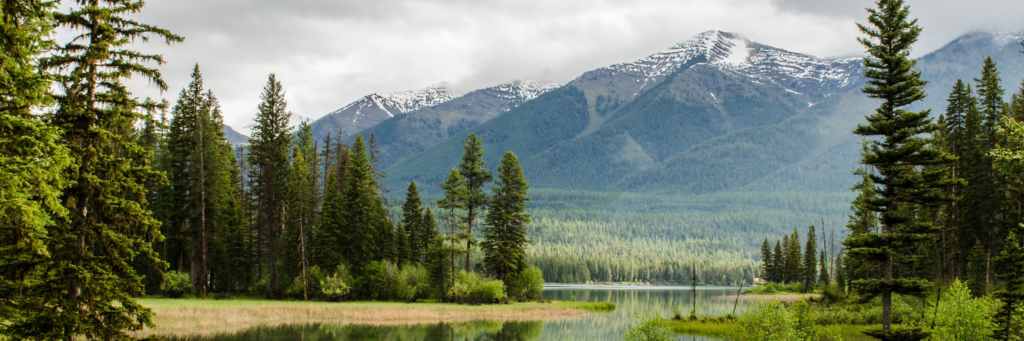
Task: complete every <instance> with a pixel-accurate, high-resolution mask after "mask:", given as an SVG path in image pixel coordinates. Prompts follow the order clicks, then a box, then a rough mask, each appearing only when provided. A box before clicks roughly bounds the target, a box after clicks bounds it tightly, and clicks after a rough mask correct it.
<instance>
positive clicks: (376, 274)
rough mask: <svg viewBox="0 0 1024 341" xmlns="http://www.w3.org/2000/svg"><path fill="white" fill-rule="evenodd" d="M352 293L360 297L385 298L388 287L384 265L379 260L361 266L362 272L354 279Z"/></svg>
mask: <svg viewBox="0 0 1024 341" xmlns="http://www.w3.org/2000/svg"><path fill="white" fill-rule="evenodd" d="M354 284H355V288H354V289H355V290H354V292H353V294H354V295H355V296H356V297H358V298H361V299H370V300H376V299H387V295H388V287H387V279H386V278H385V265H384V263H382V262H379V261H373V262H370V264H367V265H366V266H365V267H363V271H362V273H361V274H360V275H359V277H356V279H355V283H354Z"/></svg>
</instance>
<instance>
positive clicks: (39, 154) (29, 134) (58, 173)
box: [0, 0, 72, 335]
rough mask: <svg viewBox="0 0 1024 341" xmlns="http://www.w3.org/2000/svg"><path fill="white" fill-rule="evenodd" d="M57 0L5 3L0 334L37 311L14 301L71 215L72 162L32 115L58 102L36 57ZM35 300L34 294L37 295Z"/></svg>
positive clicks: (1, 15)
mask: <svg viewBox="0 0 1024 341" xmlns="http://www.w3.org/2000/svg"><path fill="white" fill-rule="evenodd" d="M55 7H56V4H55V3H53V2H46V1H36V0H24V1H5V2H2V3H0V188H2V190H0V226H2V228H0V259H2V261H0V297H4V298H5V299H2V300H0V320H2V321H5V323H4V326H0V335H9V333H8V332H7V331H5V329H6V326H7V325H8V324H14V325H17V324H20V323H22V322H21V321H20V319H22V318H24V317H27V316H31V315H32V313H33V311H26V310H24V307H22V306H19V305H16V304H12V299H13V298H21V297H23V296H22V295H25V294H26V293H28V292H33V290H31V289H28V288H27V286H29V285H31V283H32V282H29V281H27V280H26V278H27V277H28V276H30V275H32V276H41V275H42V274H38V273H36V271H37V270H38V269H39V268H38V267H37V265H38V264H39V263H38V261H39V260H45V259H47V258H48V257H49V256H50V253H49V251H48V250H47V246H46V243H47V241H46V238H47V229H48V228H49V227H51V226H54V225H55V224H57V223H58V221H60V220H63V218H65V217H66V216H67V213H68V210H67V209H66V208H64V207H63V206H62V205H61V202H60V194H61V190H62V189H64V188H65V187H66V186H68V185H69V183H68V181H67V175H66V174H65V171H66V168H67V167H68V166H70V165H71V163H72V160H71V159H70V158H69V157H68V152H69V151H68V148H66V147H65V146H62V145H61V143H60V134H59V130H58V129H56V128H54V127H52V126H49V125H47V124H46V123H45V122H43V121H42V120H40V119H39V117H37V116H35V115H33V114H32V111H33V110H38V109H42V108H44V107H45V106H48V105H49V104H51V103H52V102H53V97H52V94H51V93H50V91H49V88H50V84H51V82H50V78H49V77H50V76H49V75H48V74H47V72H45V71H42V70H39V69H38V64H37V60H38V58H39V57H40V56H41V55H42V53H43V52H44V51H46V50H47V49H48V48H49V47H50V46H51V45H52V42H50V41H49V40H48V37H49V35H50V33H51V32H52V30H53V29H52V25H53V20H52V19H53V18H52V17H51V16H50V12H51V11H52V10H53V9H54V8H55ZM30 299H35V298H30Z"/></svg>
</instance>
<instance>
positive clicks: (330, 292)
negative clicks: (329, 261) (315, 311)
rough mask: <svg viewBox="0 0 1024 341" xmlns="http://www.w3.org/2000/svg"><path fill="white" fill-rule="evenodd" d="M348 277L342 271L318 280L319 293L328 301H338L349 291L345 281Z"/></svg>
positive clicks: (349, 288) (349, 287)
mask: <svg viewBox="0 0 1024 341" xmlns="http://www.w3.org/2000/svg"><path fill="white" fill-rule="evenodd" d="M348 278H349V277H348V276H346V275H345V274H344V273H343V272H342V271H340V270H339V271H338V272H335V273H334V274H331V275H330V276H327V277H324V278H323V279H321V280H320V292H321V294H322V295H323V296H324V298H326V299H327V300H329V301H339V300H341V298H342V297H345V295H348V293H349V291H350V290H351V286H349V284H348V282H347V281H346V280H347V279H348Z"/></svg>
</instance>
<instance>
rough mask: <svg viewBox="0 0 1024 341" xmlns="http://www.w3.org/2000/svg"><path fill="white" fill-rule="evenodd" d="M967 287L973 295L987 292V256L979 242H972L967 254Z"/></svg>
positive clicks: (982, 294)
mask: <svg viewBox="0 0 1024 341" xmlns="http://www.w3.org/2000/svg"><path fill="white" fill-rule="evenodd" d="M967 266H968V273H967V288H968V289H970V290H971V295H972V296H974V297H982V296H985V295H987V294H988V282H987V280H986V277H988V257H987V256H986V253H985V248H984V247H983V246H982V245H981V243H980V242H979V243H974V247H972V248H971V251H970V254H969V255H968V263H967Z"/></svg>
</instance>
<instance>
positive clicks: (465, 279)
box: [448, 271, 506, 304]
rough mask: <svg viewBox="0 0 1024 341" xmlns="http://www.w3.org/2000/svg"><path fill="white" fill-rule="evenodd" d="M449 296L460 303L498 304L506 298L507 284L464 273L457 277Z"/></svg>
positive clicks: (472, 273) (473, 273)
mask: <svg viewBox="0 0 1024 341" xmlns="http://www.w3.org/2000/svg"><path fill="white" fill-rule="evenodd" d="M448 295H449V296H451V298H452V300H453V301H455V302H458V303H470V304H480V303H488V304H489V303H496V302H498V301H499V300H501V299H502V298H505V297H506V295H505V283H503V282H502V281H501V280H497V279H492V278H486V277H483V276H480V275H479V274H477V273H475V272H465V271H462V272H459V274H458V275H457V276H455V286H453V287H452V288H451V290H449V292H448Z"/></svg>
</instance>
